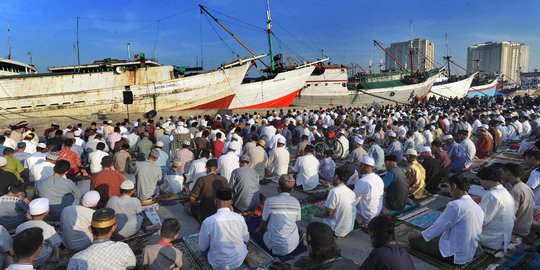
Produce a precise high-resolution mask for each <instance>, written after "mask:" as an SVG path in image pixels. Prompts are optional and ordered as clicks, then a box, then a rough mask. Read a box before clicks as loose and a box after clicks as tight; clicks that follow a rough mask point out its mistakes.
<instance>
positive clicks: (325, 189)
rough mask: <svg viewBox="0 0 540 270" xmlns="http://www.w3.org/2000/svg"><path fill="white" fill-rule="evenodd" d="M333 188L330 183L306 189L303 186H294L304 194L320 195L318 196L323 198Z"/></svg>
mask: <svg viewBox="0 0 540 270" xmlns="http://www.w3.org/2000/svg"><path fill="white" fill-rule="evenodd" d="M332 188H333V186H332V185H330V186H328V187H325V186H322V185H318V186H317V187H315V188H314V189H312V190H304V189H303V188H302V186H295V187H294V189H295V190H297V191H300V192H302V193H304V194H307V195H310V196H315V197H318V198H323V199H324V198H326V196H328V192H329V191H330V189H332Z"/></svg>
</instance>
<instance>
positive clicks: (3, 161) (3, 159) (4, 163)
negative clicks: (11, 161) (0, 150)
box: [0, 157, 7, 167]
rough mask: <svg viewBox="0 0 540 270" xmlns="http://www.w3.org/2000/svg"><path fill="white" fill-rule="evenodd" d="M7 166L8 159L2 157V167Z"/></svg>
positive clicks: (0, 165)
mask: <svg viewBox="0 0 540 270" xmlns="http://www.w3.org/2000/svg"><path fill="white" fill-rule="evenodd" d="M6 165H7V159H6V158H5V157H0V167H4V166H6Z"/></svg>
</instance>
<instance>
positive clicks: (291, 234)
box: [254, 175, 302, 256]
mask: <svg viewBox="0 0 540 270" xmlns="http://www.w3.org/2000/svg"><path fill="white" fill-rule="evenodd" d="M294 185H295V180H294V177H293V176H292V175H282V176H281V177H280V178H279V180H278V192H279V195H277V196H273V197H270V198H268V199H266V201H265V202H264V207H263V212H262V221H261V224H260V225H259V228H258V229H257V232H256V233H255V237H254V238H255V239H256V241H257V242H259V244H264V246H266V248H268V249H269V250H271V251H272V254H273V255H276V256H283V255H287V254H289V253H291V252H293V251H294V250H295V249H296V247H297V246H298V244H299V243H300V236H299V234H298V226H297V225H296V221H299V220H301V219H302V215H301V207H300V202H298V200H297V199H296V198H295V197H293V196H291V192H292V190H293V188H294Z"/></svg>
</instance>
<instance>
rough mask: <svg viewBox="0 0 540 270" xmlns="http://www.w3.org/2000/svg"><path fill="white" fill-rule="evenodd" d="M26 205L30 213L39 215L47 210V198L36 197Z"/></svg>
mask: <svg viewBox="0 0 540 270" xmlns="http://www.w3.org/2000/svg"><path fill="white" fill-rule="evenodd" d="M28 206H29V207H30V215H32V216H39V215H41V214H43V213H45V212H47V211H49V199H47V198H37V199H34V200H32V201H31V202H30V204H29V205H28Z"/></svg>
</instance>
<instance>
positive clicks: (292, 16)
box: [276, 0, 320, 53]
mask: <svg viewBox="0 0 540 270" xmlns="http://www.w3.org/2000/svg"><path fill="white" fill-rule="evenodd" d="M281 4H282V5H283V6H284V7H285V9H286V10H287V12H289V15H290V17H291V18H292V19H293V21H294V22H295V23H296V25H297V26H298V28H300V30H301V31H302V32H303V33H304V35H305V36H306V37H307V38H308V40H309V41H310V42H311V44H312V45H313V46H314V47H317V46H316V43H315V42H314V41H313V39H312V38H311V36H310V35H308V33H307V32H306V31H305V30H304V28H302V26H301V25H300V24H299V23H298V20H297V19H296V17H295V16H294V14H293V13H292V12H291V10H290V9H289V7H287V5H285V1H283V0H281ZM276 23H277V22H276ZM287 32H288V31H287ZM292 36H293V37H295V38H296V36H295V35H292ZM302 44H304V46H306V47H308V48H310V49H312V50H314V51H316V52H317V53H319V52H320V50H317V49H315V48H314V47H311V46H308V45H307V44H305V43H304V42H302Z"/></svg>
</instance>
